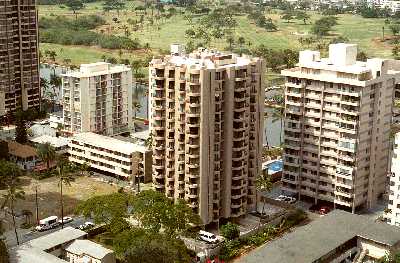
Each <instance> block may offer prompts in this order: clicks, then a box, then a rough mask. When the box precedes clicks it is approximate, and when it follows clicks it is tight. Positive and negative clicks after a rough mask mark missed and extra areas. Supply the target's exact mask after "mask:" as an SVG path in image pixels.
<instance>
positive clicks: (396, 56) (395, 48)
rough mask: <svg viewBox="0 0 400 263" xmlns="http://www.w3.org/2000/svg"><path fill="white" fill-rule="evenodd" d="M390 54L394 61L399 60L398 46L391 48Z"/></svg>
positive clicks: (399, 48)
mask: <svg viewBox="0 0 400 263" xmlns="http://www.w3.org/2000/svg"><path fill="white" fill-rule="evenodd" d="M392 54H393V57H394V58H395V59H400V45H398V44H397V45H394V46H393V48H392Z"/></svg>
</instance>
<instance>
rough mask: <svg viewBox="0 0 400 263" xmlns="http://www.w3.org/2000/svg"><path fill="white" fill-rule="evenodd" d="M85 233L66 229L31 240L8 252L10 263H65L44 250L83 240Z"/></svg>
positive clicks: (70, 228)
mask: <svg viewBox="0 0 400 263" xmlns="http://www.w3.org/2000/svg"><path fill="white" fill-rule="evenodd" d="M85 236H86V232H84V231H82V230H79V229H75V228H73V227H66V228H64V229H61V230H58V231H56V232H53V233H51V234H48V235H45V236H42V237H39V238H36V239H33V240H31V241H28V242H26V243H24V244H22V245H20V246H18V247H15V248H13V249H11V250H10V262H11V263H66V261H64V260H62V259H60V258H58V257H56V256H54V255H52V254H50V253H47V252H46V251H45V250H47V249H50V248H54V247H56V246H58V245H64V244H66V243H69V242H71V241H73V240H75V239H78V238H83V237H85Z"/></svg>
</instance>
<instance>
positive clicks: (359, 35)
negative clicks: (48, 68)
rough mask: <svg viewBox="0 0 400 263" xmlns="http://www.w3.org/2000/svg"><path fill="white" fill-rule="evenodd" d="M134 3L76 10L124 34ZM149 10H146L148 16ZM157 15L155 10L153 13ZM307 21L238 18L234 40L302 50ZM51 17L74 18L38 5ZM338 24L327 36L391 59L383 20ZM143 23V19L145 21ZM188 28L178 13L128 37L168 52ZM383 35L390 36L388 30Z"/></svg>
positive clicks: (348, 18) (349, 18) (350, 19)
mask: <svg viewBox="0 0 400 263" xmlns="http://www.w3.org/2000/svg"><path fill="white" fill-rule="evenodd" d="M135 5H137V3H135V2H133V1H128V2H127V5H126V9H125V10H123V11H121V12H120V15H119V16H118V15H117V13H116V12H115V11H113V12H108V13H104V12H103V10H102V7H101V4H100V3H92V4H87V6H86V8H85V9H83V10H81V11H79V13H80V14H79V15H88V14H97V15H100V16H102V17H103V18H105V19H106V21H107V25H105V28H102V29H103V32H106V33H109V34H114V35H123V34H124V29H123V28H122V27H123V26H124V25H128V28H130V29H131V28H132V26H130V25H129V24H128V23H127V19H129V18H132V19H139V14H137V13H135V12H134V11H133V9H134V6H135ZM150 12H151V11H148V13H150ZM155 12H156V11H155ZM310 14H311V19H310V21H309V22H308V23H307V24H306V25H304V24H303V21H299V20H292V21H291V22H290V23H287V22H286V21H284V20H282V19H280V14H279V12H277V11H273V13H271V14H267V16H268V17H271V18H272V20H273V21H274V23H275V24H276V25H277V27H278V31H277V32H267V31H266V30H264V29H262V28H259V27H257V26H256V25H255V24H254V23H252V21H250V20H249V19H247V17H246V16H237V17H236V19H237V22H238V26H237V27H236V29H235V36H236V38H238V37H240V36H243V37H244V38H245V40H246V42H248V43H250V44H251V47H255V46H258V45H260V44H263V45H265V46H267V47H270V48H274V49H285V48H293V49H298V50H299V49H302V48H305V47H301V46H300V44H299V42H298V38H299V37H301V36H307V35H309V31H310V28H311V23H312V22H313V21H315V20H317V19H318V18H319V17H320V15H319V14H316V13H310ZM54 15H65V16H70V17H74V15H73V14H72V12H71V11H69V10H68V9H66V8H60V7H59V6H39V16H40V17H42V16H54ZM113 17H118V19H119V21H120V23H115V22H113V21H112V18H113ZM338 17H339V20H338V23H339V24H338V25H337V26H336V27H335V28H334V29H335V30H334V31H333V32H332V35H331V36H330V37H335V36H340V35H341V36H344V37H347V38H348V39H349V41H350V42H352V43H356V44H359V46H360V49H361V50H363V51H365V52H366V53H367V54H368V55H369V56H379V57H390V56H391V47H390V45H387V44H385V43H384V42H382V41H381V40H380V38H381V36H382V26H384V20H383V19H365V18H362V17H360V16H355V15H350V14H345V15H339V16H338ZM145 21H146V20H145ZM189 27H190V25H189V23H188V21H187V20H186V19H185V17H184V15H183V14H178V15H175V16H173V17H172V18H170V19H167V20H165V21H164V20H162V21H161V22H159V24H158V25H157V24H156V25H153V26H150V25H149V24H145V25H144V26H143V28H142V29H141V30H139V31H137V32H133V31H132V30H131V34H130V37H131V38H138V39H139V40H140V42H141V43H142V44H145V43H149V45H150V48H151V49H152V51H153V52H154V53H158V52H159V51H160V50H168V49H169V45H170V44H171V43H176V42H178V43H185V42H186V40H185V31H186V29H188V28H189ZM385 35H390V32H389V29H388V27H387V29H386V32H385ZM211 46H212V47H216V48H219V49H223V48H226V47H227V43H226V41H225V40H223V39H220V40H218V41H213V42H212V44H211ZM40 48H41V49H42V50H44V49H52V50H55V51H57V52H58V54H59V56H58V58H57V60H59V62H62V60H63V59H64V58H69V59H71V60H72V63H73V64H80V63H87V62H94V61H99V60H100V59H101V56H102V55H103V54H105V55H106V56H114V57H117V58H118V55H119V52H118V51H109V50H104V49H99V48H95V47H84V46H79V47H71V46H61V45H55V44H45V43H42V44H40ZM144 55H146V53H145V52H144V51H143V50H139V51H134V52H132V53H128V52H123V54H122V57H123V58H134V57H142V56H144Z"/></svg>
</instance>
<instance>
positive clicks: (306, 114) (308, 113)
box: [304, 111, 321, 118]
mask: <svg viewBox="0 0 400 263" xmlns="http://www.w3.org/2000/svg"><path fill="white" fill-rule="evenodd" d="M304 115H305V116H306V117H313V118H320V117H321V113H320V112H312V111H306V112H305V114H304Z"/></svg>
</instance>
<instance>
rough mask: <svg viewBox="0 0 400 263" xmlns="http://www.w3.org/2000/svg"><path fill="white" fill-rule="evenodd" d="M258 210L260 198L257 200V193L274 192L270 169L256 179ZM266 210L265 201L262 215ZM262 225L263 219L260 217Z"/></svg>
mask: <svg viewBox="0 0 400 263" xmlns="http://www.w3.org/2000/svg"><path fill="white" fill-rule="evenodd" d="M255 185H256V210H257V205H258V198H257V192H260V193H262V192H269V191H271V190H272V187H273V184H272V181H271V176H270V175H269V174H268V168H267V169H266V171H265V172H264V171H263V173H262V174H261V175H259V176H257V178H256V182H255ZM264 209H265V202H264V201H263V208H262V210H261V215H263V214H264ZM260 225H261V217H260Z"/></svg>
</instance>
